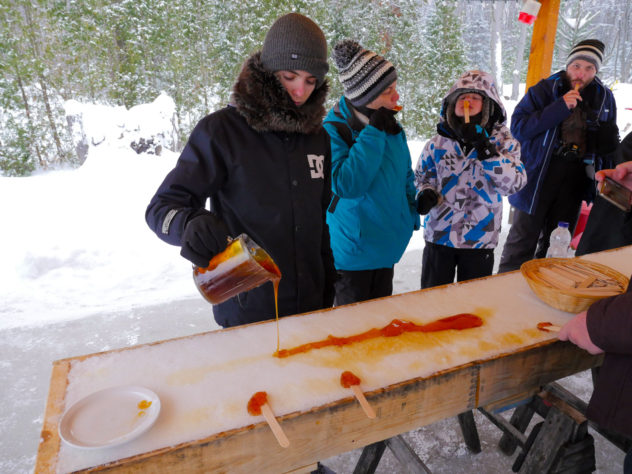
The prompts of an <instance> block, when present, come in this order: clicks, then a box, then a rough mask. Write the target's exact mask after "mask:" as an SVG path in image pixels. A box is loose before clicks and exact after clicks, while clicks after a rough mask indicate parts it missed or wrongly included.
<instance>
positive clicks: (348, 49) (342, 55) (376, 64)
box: [333, 40, 397, 106]
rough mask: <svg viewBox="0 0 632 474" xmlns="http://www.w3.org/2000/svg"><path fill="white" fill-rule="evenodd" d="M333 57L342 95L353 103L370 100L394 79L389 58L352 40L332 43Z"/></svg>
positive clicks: (394, 71)
mask: <svg viewBox="0 0 632 474" xmlns="http://www.w3.org/2000/svg"><path fill="white" fill-rule="evenodd" d="M333 58H334V62H335V63H336V66H337V67H338V71H339V73H340V82H341V83H342V87H343V88H344V91H345V97H346V98H347V99H349V100H350V101H351V103H352V104H353V105H355V106H363V105H366V104H369V103H371V102H373V100H375V99H376V98H377V97H378V96H379V95H380V94H381V93H382V92H384V90H385V89H386V88H387V87H388V86H390V85H391V84H392V83H393V82H395V81H396V80H397V71H396V70H395V66H393V64H392V63H391V62H390V61H387V60H386V59H384V58H383V57H382V56H379V55H378V54H376V53H374V52H373V51H369V50H368V49H364V48H363V47H362V46H360V45H359V44H358V43H356V42H355V41H353V40H343V41H341V42H339V43H338V44H336V46H334V50H333Z"/></svg>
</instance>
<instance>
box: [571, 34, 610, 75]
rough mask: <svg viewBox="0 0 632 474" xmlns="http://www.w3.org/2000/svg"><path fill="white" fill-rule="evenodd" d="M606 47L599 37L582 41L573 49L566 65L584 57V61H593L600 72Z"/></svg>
mask: <svg viewBox="0 0 632 474" xmlns="http://www.w3.org/2000/svg"><path fill="white" fill-rule="evenodd" d="M605 49H606V47H605V45H604V44H603V43H602V42H601V41H599V40H598V39H587V40H584V41H580V42H579V43H577V44H576V45H575V46H574V47H573V49H571V52H570V53H569V55H568V59H567V60H566V67H568V66H569V64H570V63H572V62H573V61H575V60H576V59H583V60H584V61H588V62H590V63H593V65H594V66H595V69H596V70H597V72H599V69H600V68H601V63H602V62H603V53H604V50H605Z"/></svg>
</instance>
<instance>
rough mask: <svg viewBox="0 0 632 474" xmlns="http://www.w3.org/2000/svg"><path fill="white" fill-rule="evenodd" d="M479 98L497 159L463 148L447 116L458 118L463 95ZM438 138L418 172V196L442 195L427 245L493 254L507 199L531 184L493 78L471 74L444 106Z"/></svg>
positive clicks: (430, 224) (430, 223) (427, 234)
mask: <svg viewBox="0 0 632 474" xmlns="http://www.w3.org/2000/svg"><path fill="white" fill-rule="evenodd" d="M469 92H475V93H477V94H480V95H482V96H484V97H485V104H488V105H485V106H484V110H485V109H487V110H486V111H484V112H482V113H484V114H485V115H486V118H485V122H486V125H485V130H486V131H487V133H488V134H489V140H490V142H491V144H492V145H493V146H494V147H495V148H496V152H497V155H495V156H492V157H490V158H487V159H485V160H480V159H478V153H477V151H476V149H474V148H472V149H470V150H469V151H468V149H467V148H466V147H465V146H464V145H463V144H462V143H461V141H460V140H459V139H458V136H457V134H456V132H455V131H454V129H453V128H451V127H450V125H449V122H450V119H449V118H448V115H450V116H453V115H454V105H455V102H456V100H457V98H458V96H459V95H461V94H464V93H469ZM437 128H438V131H439V134H437V135H435V136H434V137H433V138H431V139H430V140H428V142H427V143H426V146H425V147H424V149H423V151H422V153H421V155H420V157H419V162H418V164H417V168H416V169H415V185H416V186H417V189H419V191H420V192H421V191H423V190H425V189H428V188H430V189H433V190H434V191H435V192H437V193H438V194H439V195H440V201H439V203H438V204H437V205H435V206H434V207H433V208H432V209H431V210H430V212H429V213H428V215H427V216H426V220H425V224H424V225H425V231H424V239H425V240H426V241H427V242H432V243H434V244H437V245H444V246H446V247H453V248H463V249H493V248H496V246H497V245H498V236H499V234H500V227H501V223H502V211H503V201H502V197H503V196H507V195H509V194H511V193H515V192H516V191H517V190H519V189H520V188H522V187H523V186H524V185H525V182H526V173H525V170H524V166H523V164H522V163H521V161H520V145H519V144H518V142H517V140H515V139H514V138H513V137H512V136H511V133H510V132H509V129H508V128H507V125H506V112H505V108H504V107H503V105H502V102H501V100H500V97H499V95H498V92H497V91H496V86H495V84H494V79H493V77H492V76H491V75H490V74H488V73H486V72H483V71H468V72H466V73H465V74H463V76H461V78H459V80H458V81H457V82H456V83H455V84H454V85H453V86H452V88H451V89H450V90H449V92H448V94H447V95H446V97H445V99H444V100H443V104H442V107H441V118H440V121H439V124H438V126H437Z"/></svg>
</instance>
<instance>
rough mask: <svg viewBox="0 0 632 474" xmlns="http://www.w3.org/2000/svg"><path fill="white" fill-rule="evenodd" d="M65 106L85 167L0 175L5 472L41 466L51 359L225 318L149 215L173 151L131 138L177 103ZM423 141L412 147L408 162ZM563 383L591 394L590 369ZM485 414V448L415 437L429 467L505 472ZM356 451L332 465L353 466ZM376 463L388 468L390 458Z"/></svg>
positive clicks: (410, 262)
mask: <svg viewBox="0 0 632 474" xmlns="http://www.w3.org/2000/svg"><path fill="white" fill-rule="evenodd" d="M614 93H615V97H616V99H617V104H618V109H619V110H618V124H619V127H620V129H621V131H622V132H621V135H622V136H624V135H625V134H626V133H628V132H630V128H631V124H632V84H617V85H616V86H615V89H614ZM505 95H508V94H505ZM505 106H506V108H507V111H508V115H509V116H510V115H511V112H512V110H513V107H514V106H515V102H511V101H507V100H506V101H505ZM68 107H69V109H72V110H73V112H74V113H81V114H82V115H83V118H84V133H85V134H86V138H87V140H88V143H90V144H91V146H90V151H89V155H88V159H87V161H86V162H85V163H84V165H83V166H81V167H80V168H78V169H67V170H61V171H54V172H46V173H39V174H37V175H35V176H32V177H29V178H6V177H0V202H2V203H3V206H2V217H3V222H4V225H3V232H2V241H1V245H0V262H2V264H1V265H0V301H2V306H1V307H0V316H1V317H0V368H2V377H1V378H0V381H1V383H2V386H1V387H0V399H1V400H2V402H3V403H2V408H0V415H2V416H1V418H0V420H1V421H0V432H1V433H2V436H1V437H0V472H7V473H18V472H30V471H31V470H32V468H33V466H34V461H35V455H36V451H37V440H38V436H39V431H40V429H41V423H42V418H43V414H44V408H45V399H46V394H47V390H48V382H49V376H50V367H51V365H50V364H51V362H52V361H53V360H56V359H60V358H64V357H70V356H75V355H79V354H85V353H93V352H98V351H103V350H109V349H114V348H117V347H124V346H129V345H133V344H139V343H145V342H151V341H155V340H161V339H167V338H171V337H176V336H181V335H187V334H193V333H196V332H201V331H208V330H211V329H215V328H217V326H216V325H215V323H214V322H213V320H212V315H211V311H210V306H208V304H207V303H206V302H204V301H203V300H202V299H201V297H200V296H199V294H198V292H197V290H196V289H195V287H194V285H193V282H192V279H191V266H190V264H189V263H188V262H187V261H186V260H184V259H182V258H181V257H180V255H179V249H178V248H176V247H171V246H168V245H166V244H164V243H163V242H162V241H160V240H159V239H158V238H157V237H156V236H155V235H154V234H153V233H152V232H151V231H150V230H149V228H148V227H147V226H146V224H145V220H144V212H145V208H146V206H147V204H148V202H149V199H150V198H151V196H152V195H153V193H154V192H155V190H156V188H157V186H158V185H159V184H160V182H161V181H162V179H163V178H164V176H165V175H166V174H167V172H168V171H169V170H170V169H171V168H172V167H173V165H174V164H175V161H176V159H177V154H176V153H173V152H170V151H168V150H166V149H165V150H163V153H162V154H161V155H160V156H157V155H150V154H146V153H143V154H136V152H134V151H133V150H132V149H131V148H130V146H129V144H130V142H131V141H133V140H137V139H138V138H139V137H141V136H144V137H147V136H148V135H149V134H153V135H155V136H157V135H158V134H161V133H162V139H163V140H168V138H165V137H169V136H170V133H171V130H172V126H171V119H172V115H173V102H172V101H171V99H170V98H168V97H166V96H164V95H161V96H160V97H159V98H157V99H156V101H155V102H154V103H152V104H146V105H141V106H137V107H134V108H133V109H130V110H125V109H124V108H121V107H117V108H112V107H105V106H98V105H93V104H78V103H76V102H71V103H69V104H68ZM628 109H630V110H628ZM95 143H97V144H98V145H93V144H95ZM423 144H424V141H422V140H415V141H411V142H410V143H409V147H410V149H411V155H412V157H413V163H415V162H416V160H417V157H418V156H419V153H420V152H421V149H422V147H423ZM507 214H508V212H505V225H504V229H503V234H502V235H501V245H500V248H501V247H502V242H504V238H505V236H506V231H507V227H508V226H507V224H506V216H507ZM422 248H423V237H422V231H419V232H415V234H414V235H413V238H412V239H411V242H410V244H409V246H408V249H407V252H406V254H405V255H404V257H403V258H402V261H401V262H400V263H399V264H398V265H397V266H396V274H395V283H394V286H395V291H396V292H404V291H411V290H416V289H418V288H419V275H420V262H421V249H422ZM500 248H499V250H500ZM568 383H569V384H570V385H571V386H573V388H574V390H575V392H576V393H579V394H581V395H580V396H582V397H584V398H586V397H589V395H590V387H591V385H590V377H588V376H587V375H586V374H580V375H578V376H575V377H574V378H571V379H570V380H569V382H568ZM477 421H478V422H479V425H480V427H481V428H480V429H481V437H482V438H483V450H484V451H483V453H481V454H479V455H476V456H474V455H471V454H469V453H468V452H467V450H466V448H464V445H463V442H462V439H461V438H460V434H459V432H458V429H457V426H458V425H456V424H455V422H454V420H444V421H443V422H441V423H437V424H435V425H431V426H430V427H425V428H422V429H420V430H417V431H415V432H411V433H409V434H408V435H407V438H408V439H409V441H410V442H411V443H412V444H413V445H415V446H416V450H417V452H418V454H419V455H421V456H422V457H423V458H424V459H425V460H427V459H428V458H432V459H433V461H431V462H429V463H428V464H429V466H430V467H431V469H432V470H433V471H435V472H460V471H471V470H472V468H473V467H474V468H475V469H476V470H478V471H479V472H508V470H509V469H510V466H511V458H506V457H504V456H503V455H501V454H499V453H498V452H497V450H496V448H495V447H494V446H493V444H495V443H496V442H497V439H498V436H499V432H498V431H497V430H496V429H495V428H493V427H491V425H489V423H487V422H486V421H485V420H482V419H479V418H477ZM598 450H600V451H598V454H597V456H598V466H599V472H620V469H621V467H620V466H621V460H622V458H623V455H622V454H621V453H620V452H618V451H617V450H613V449H612V448H611V447H610V446H609V445H607V444H605V443H601V444H600V445H599V447H598ZM354 456H355V457H354ZM600 457H601V461H600ZM355 458H357V456H356V454H351V455H350V456H342V457H338V458H335V459H332V460H329V463H330V464H332V467H333V466H337V468H338V469H339V470H340V472H348V471H347V469H352V468H350V466H351V464H352V461H353V460H354V459H355ZM387 458H388V456H387ZM388 462H389V461H388V460H387V459H385V461H384V463H385V465H388V466H393V464H392V463H391V464H388ZM450 463H452V464H450ZM380 472H393V471H392V468H391V467H382V465H381V466H380Z"/></svg>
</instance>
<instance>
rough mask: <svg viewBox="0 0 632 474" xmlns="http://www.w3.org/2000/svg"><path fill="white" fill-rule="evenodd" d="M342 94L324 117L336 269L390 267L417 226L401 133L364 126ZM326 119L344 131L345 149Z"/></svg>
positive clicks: (329, 214)
mask: <svg viewBox="0 0 632 474" xmlns="http://www.w3.org/2000/svg"><path fill="white" fill-rule="evenodd" d="M357 114H358V112H354V111H353V110H352V109H350V107H349V105H348V103H347V101H346V99H345V98H344V97H343V98H341V99H340V101H339V102H338V106H337V107H335V108H334V109H332V110H330V111H329V114H328V115H327V117H325V125H324V126H325V130H327V132H328V133H329V136H330V137H331V154H332V167H331V169H332V176H331V183H332V191H333V193H334V195H335V196H337V197H334V200H333V201H332V204H333V205H331V206H330V208H329V212H327V224H328V225H329V233H330V237H331V248H332V251H333V254H334V263H335V266H336V269H338V270H351V271H357V270H375V269H378V268H390V267H392V266H393V265H395V263H397V262H398V261H399V259H400V258H401V256H402V255H403V253H404V251H405V250H406V246H407V245H408V241H409V240H410V237H411V235H412V233H413V230H414V229H418V228H419V215H418V214H417V212H416V206H415V193H416V189H415V185H414V175H413V171H412V167H411V166H412V165H411V159H410V152H409V150H408V144H407V142H406V135H405V133H404V131H403V130H402V131H401V132H400V133H398V134H396V135H388V134H387V133H386V132H383V131H381V130H378V129H377V128H375V127H373V126H372V125H368V124H367V125H365V123H363V122H362V120H361V119H360V118H359V116H358V115H357ZM331 122H340V123H342V124H344V126H345V127H348V128H349V129H350V132H351V134H350V135H349V138H352V139H353V140H354V141H353V143H352V146H351V147H349V145H348V143H347V141H348V139H345V137H343V136H341V134H340V132H339V130H338V128H337V127H336V126H335V125H334V124H333V123H331Z"/></svg>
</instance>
